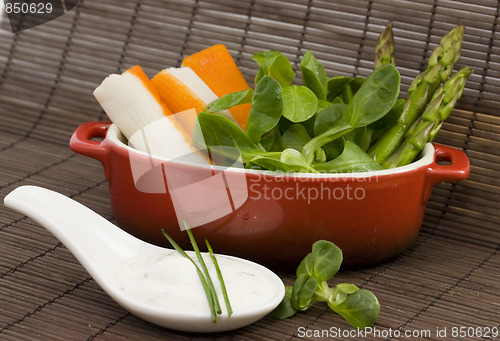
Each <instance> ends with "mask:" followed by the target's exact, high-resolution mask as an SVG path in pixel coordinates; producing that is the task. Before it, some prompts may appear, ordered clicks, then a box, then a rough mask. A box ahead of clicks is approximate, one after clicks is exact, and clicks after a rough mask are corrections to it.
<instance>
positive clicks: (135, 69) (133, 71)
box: [124, 65, 172, 116]
mask: <svg viewBox="0 0 500 341" xmlns="http://www.w3.org/2000/svg"><path fill="white" fill-rule="evenodd" d="M124 73H129V74H132V75H134V76H136V77H137V78H139V79H140V80H141V81H142V83H143V84H144V86H145V87H146V89H147V90H148V91H149V92H150V93H151V95H152V96H153V97H154V98H155V99H156V101H157V102H158V104H159V105H161V106H162V107H163V113H164V115H165V116H168V115H171V114H172V111H171V110H170V109H169V108H168V107H167V106H166V105H165V104H164V103H163V102H162V100H161V98H160V94H159V93H158V91H156V89H155V87H154V86H153V84H152V83H151V81H150V80H149V78H148V76H147V75H146V73H145V72H144V71H143V70H142V68H141V67H140V66H139V65H136V66H132V67H131V68H130V69H128V70H126V71H125V72H124Z"/></svg>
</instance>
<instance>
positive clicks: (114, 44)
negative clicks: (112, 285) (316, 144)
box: [0, 0, 500, 340]
mask: <svg viewBox="0 0 500 341" xmlns="http://www.w3.org/2000/svg"><path fill="white" fill-rule="evenodd" d="M499 6H500V5H499V2H498V1H496V0H474V1H468V2H460V1H446V2H435V1H431V0H425V1H416V0H415V1H409V0H404V1H401V0H371V1H367V0H352V1H349V2H345V1H336V0H335V1H327V0H324V1H317V0H315V1H307V0H293V1H277V0H252V1H239V0H224V1H222V0H211V1H209V0H169V1H152V0H142V1H140V0H139V1H132V0H127V1H123V0H122V1H118V0H108V1H97V0H82V1H80V5H79V6H78V7H77V8H75V9H74V10H72V11H70V12H68V13H67V14H66V15H64V16H62V17H60V18H58V19H56V20H54V21H52V22H50V23H47V24H44V25H42V26H39V27H37V28H36V29H31V30H28V31H24V32H21V33H17V34H12V33H11V32H10V28H9V26H8V23H7V22H6V21H5V20H3V21H2V24H1V29H0V122H1V123H0V198H2V199H3V197H4V196H5V195H6V194H7V193H8V192H10V191H11V190H13V189H14V188H16V187H17V186H20V185H26V184H34V185H39V186H43V187H47V188H51V189H54V190H56V191H58V192H61V193H63V194H65V195H68V196H70V197H72V198H74V199H76V200H78V201H79V202H81V203H83V204H85V205H87V206H89V207H90V208H92V209H93V210H95V211H97V212H98V213H99V214H101V215H103V216H104V217H106V218H108V219H110V220H112V213H111V209H110V206H109V200H108V189H107V183H106V182H105V180H104V177H103V174H102V168H101V166H100V164H99V163H98V162H97V161H95V160H91V159H88V158H85V157H82V156H79V155H75V154H74V153H72V152H71V151H70V150H69V148H68V141H69V137H70V135H71V134H72V132H73V131H74V129H75V128H76V127H77V126H78V125H80V124H82V123H84V122H88V121H95V120H103V119H106V116H105V115H104V113H103V112H102V110H101V109H100V107H99V106H98V104H97V102H96V101H95V99H94V98H93V96H92V91H93V90H94V88H95V87H96V86H97V85H98V84H99V83H100V82H101V81H102V79H103V78H104V77H105V76H106V75H108V74H110V73H114V72H121V71H123V70H125V69H126V68H128V67H130V66H133V65H135V64H140V65H141V66H142V67H143V68H144V70H145V71H146V72H147V73H148V75H150V76H152V75H154V74H155V73H156V72H158V71H159V70H161V69H162V68H165V67H168V66H179V65H180V62H181V61H182V58H183V57H184V56H186V55H189V54H191V53H193V52H196V51H198V50H200V49H203V48H205V47H208V46H210V45H213V44H216V43H224V44H225V45H226V46H227V47H228V49H229V50H230V52H231V53H232V55H233V57H234V58H235V60H236V61H237V63H238V65H239V66H240V68H241V70H242V72H243V73H244V75H245V77H246V78H247V80H248V81H249V83H252V82H253V79H252V77H253V75H254V74H255V71H256V65H255V63H254V62H253V61H252V58H251V56H252V55H253V54H254V53H255V52H258V51H261V50H265V49H278V50H280V51H282V52H283V53H284V54H285V55H286V56H287V57H289V59H290V60H291V61H292V63H293V65H294V67H295V68H296V69H298V63H299V61H300V57H301V56H302V55H303V54H304V53H305V52H306V51H307V50H308V49H313V50H314V52H315V55H316V56H317V57H318V59H320V60H321V62H323V63H324V65H325V66H326V68H327V72H328V75H329V76H334V75H347V76H355V75H359V76H366V75H368V74H369V73H370V72H371V70H372V68H373V46H374V43H375V40H376V39H377V37H378V34H379V32H380V31H381V30H382V29H383V27H384V26H385V25H386V24H387V22H388V21H393V22H394V33H395V37H396V57H397V62H398V69H399V70H400V72H401V75H402V90H403V91H406V89H407V88H408V86H409V84H410V82H411V80H412V79H413V78H414V77H415V76H416V75H417V74H418V73H419V72H421V71H423V70H424V69H425V66H426V63H427V58H428V56H429V55H430V53H431V51H432V49H433V48H434V47H435V46H436V44H437V43H438V42H439V39H440V38H441V37H442V36H443V35H444V34H445V33H446V32H447V31H448V30H449V29H451V28H452V27H453V26H454V25H456V24H458V23H464V24H465V26H466V34H465V38H464V44H463V52H462V57H461V59H460V61H459V63H458V65H457V66H456V69H458V68H460V67H462V66H465V65H471V66H473V67H474V69H475V73H474V75H472V76H471V77H470V79H469V81H468V83H467V88H466V89H465V91H464V94H463V96H462V98H461V99H460V102H459V104H458V105H457V109H456V110H455V111H454V113H453V115H452V116H451V117H450V118H449V119H448V120H447V122H446V123H445V125H444V126H443V128H442V131H441V132H440V134H439V137H438V140H437V142H440V143H444V144H447V145H450V146H453V147H456V148H459V149H463V150H464V151H465V152H466V153H467V155H468V156H469V159H470V161H471V175H470V177H469V179H468V180H466V181H462V182H460V183H457V184H450V183H446V184H439V185H438V186H437V187H436V188H435V189H434V191H433V194H432V196H431V198H430V201H429V203H428V207H427V211H426V216H425V220H424V223H423V225H422V231H421V233H420V235H419V237H418V238H417V240H416V241H415V243H414V244H413V245H412V246H411V247H410V248H409V249H408V250H406V251H405V252H403V253H402V254H401V255H400V256H398V257H396V258H395V259H393V260H390V261H388V262H385V263H383V264H380V265H378V266H375V267H370V268H364V269H358V270H356V271H344V272H342V273H340V274H339V275H338V276H336V278H335V280H334V282H341V281H345V282H352V283H355V284H357V285H359V286H362V287H364V288H367V289H369V290H372V291H373V292H375V293H376V295H377V296H378V298H379V300H380V302H381V306H382V310H381V314H380V317H379V320H378V322H377V324H376V328H377V329H378V330H379V331H381V332H386V333H388V332H389V331H391V330H399V331H414V332H419V331H421V332H422V333H423V332H425V331H429V333H430V334H429V335H427V336H428V339H436V340H437V339H442V338H439V337H438V335H437V329H443V328H445V327H446V328H448V336H451V334H450V333H451V328H452V327H457V326H458V327H459V326H466V327H469V326H470V327H478V326H488V327H494V326H498V325H499V323H500V321H499V318H498V316H500V296H499V295H498V292H499V291H500V284H499V283H500V255H499V254H498V246H499V241H500V227H499V225H500V224H499V223H500V194H499V193H500V191H499V187H500V176H499V174H500V172H499V170H500V166H499V165H500V112H499V108H500V105H499V99H500V89H499V87H500V81H499V76H500V59H499V58H498V56H499V55H500V53H499V52H500V46H499V44H498V41H500V40H499V39H498V38H499V29H498V18H499ZM298 76H299V78H300V73H299V74H298ZM280 275H281V276H282V277H283V280H284V281H285V283H286V284H291V283H292V281H293V276H292V274H288V273H280ZM332 283H333V282H332ZM0 297H1V298H0V302H1V304H0V339H1V340H159V339H164V340H188V339H193V338H196V339H201V340H204V339H212V337H215V336H216V337H222V338H226V339H237V340H260V339H262V340H294V339H317V338H315V337H313V336H312V335H313V334H307V335H309V336H307V335H303V334H301V332H300V331H301V330H307V331H309V332H321V331H328V330H330V328H332V327H338V328H341V329H349V326H348V325H347V324H346V323H345V321H343V320H342V319H341V318H340V317H339V316H337V315H335V314H333V313H332V312H330V311H328V310H327V309H325V308H324V307H323V306H322V305H315V306H313V307H312V308H311V309H310V310H308V311H307V312H306V313H303V314H299V315H297V316H296V317H294V318H292V319H290V320H286V321H274V320H271V319H268V318H265V319H263V320H261V321H259V322H257V323H256V324H254V325H251V326H249V327H247V328H244V329H241V330H238V331H234V332H230V333H225V334H218V335H215V336H207V335H189V334H185V333H178V332H172V331H169V330H165V329H162V328H158V327H156V326H153V325H151V324H149V323H146V322H144V321H142V320H140V319H138V318H136V317H135V316H133V315H131V314H129V313H128V312H127V311H125V310H123V309H122V308H120V307H119V306H118V305H116V304H115V303H114V302H113V301H112V300H111V299H110V298H109V297H108V296H107V295H106V294H105V293H104V292H103V291H102V290H101V289H100V288H99V287H98V285H97V284H96V283H95V282H94V281H93V279H91V278H90V277H89V275H88V274H87V273H86V271H85V270H84V269H83V268H82V267H81V266H80V264H79V263H78V262H77V261H76V260H75V259H74V257H73V256H72V255H71V254H70V253H69V252H68V251H67V250H66V248H65V247H64V246H63V245H61V243H59V241H58V240H57V239H55V238H54V237H53V236H52V235H50V233H48V232H47V231H46V230H44V229H43V228H41V227H40V226H38V225H37V224H35V223H34V222H33V221H31V220H30V219H28V218H26V217H23V216H21V215H19V214H16V213H14V212H12V211H9V210H6V209H5V208H0ZM384 335H385V336H383V337H372V338H371V339H384V340H398V339H405V338H401V337H400V338H398V337H391V336H389V337H387V334H384ZM327 336H331V339H341V338H337V337H335V336H333V335H327ZM342 339H358V338H357V337H351V338H348V337H345V338H342ZM406 339H407V338H406ZM470 339H478V340H483V339H486V338H484V337H477V338H470Z"/></svg>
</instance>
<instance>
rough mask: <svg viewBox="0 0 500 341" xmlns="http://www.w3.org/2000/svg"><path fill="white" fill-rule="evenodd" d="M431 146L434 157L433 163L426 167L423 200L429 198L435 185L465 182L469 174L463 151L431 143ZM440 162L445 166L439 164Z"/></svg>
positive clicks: (466, 158)
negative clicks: (446, 182) (425, 188)
mask: <svg viewBox="0 0 500 341" xmlns="http://www.w3.org/2000/svg"><path fill="white" fill-rule="evenodd" d="M433 146H434V150H435V154H434V155H435V157H434V161H433V162H432V163H431V164H430V165H429V166H428V167H427V172H426V185H427V193H424V200H427V199H428V198H429V196H430V194H431V191H432V188H433V187H434V185H435V184H437V183H439V182H445V181H458V180H465V179H467V177H468V176H469V173H470V163H469V158H468V157H467V155H466V154H465V153H464V152H463V151H461V150H459V149H456V148H452V147H447V146H443V145H441V144H437V143H433ZM442 162H446V163H447V164H440V163H442Z"/></svg>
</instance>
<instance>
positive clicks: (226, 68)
mask: <svg viewBox="0 0 500 341" xmlns="http://www.w3.org/2000/svg"><path fill="white" fill-rule="evenodd" d="M182 66H183V67H189V68H191V69H192V70H193V71H194V72H195V73H196V74H197V75H198V76H199V77H200V78H201V79H202V80H203V81H204V82H205V83H206V84H207V85H208V87H209V88H210V89H212V91H213V92H214V93H215V94H216V95H217V96H218V97H222V96H224V95H226V94H229V93H232V92H236V91H241V90H246V89H248V88H249V86H248V83H247V81H246V80H245V78H244V77H243V74H242V73H241V71H240V69H239V68H238V66H237V65H236V63H235V62H234V59H233V57H232V56H231V54H230V53H229V51H228V50H227V48H226V46H224V45H222V44H217V45H214V46H211V47H209V48H206V49H204V50H201V51H199V52H197V53H195V54H193V55H191V56H188V57H185V58H184V60H183V61H182ZM229 111H230V112H231V114H232V116H233V117H234V118H235V120H236V121H237V122H238V124H239V125H240V126H241V127H242V128H243V129H245V127H246V123H247V120H248V113H249V112H250V104H243V105H239V106H236V107H233V108H231V109H230V110H229Z"/></svg>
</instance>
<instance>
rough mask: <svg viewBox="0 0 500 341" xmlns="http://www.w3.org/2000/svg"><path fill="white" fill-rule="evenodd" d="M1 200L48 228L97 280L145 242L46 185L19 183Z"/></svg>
mask: <svg viewBox="0 0 500 341" xmlns="http://www.w3.org/2000/svg"><path fill="white" fill-rule="evenodd" d="M4 204H5V206H7V207H9V208H11V209H13V210H15V211H18V212H20V213H22V214H24V215H26V216H28V217H30V218H32V219H33V220H35V221H36V222H37V223H39V224H40V225H42V226H43V227H45V228H46V229H47V230H48V231H50V232H51V233H52V234H53V235H54V236H55V237H57V239H59V240H60V241H61V242H62V243H63V244H64V245H65V246H66V247H67V248H68V249H69V251H71V253H72V254H73V255H74V256H75V257H76V258H77V259H78V261H79V262H80V263H81V264H82V265H83V266H84V267H85V269H86V270H87V271H88V272H89V273H90V275H92V277H94V279H96V280H97V278H96V277H99V276H101V275H102V273H109V271H108V270H110V269H113V268H114V267H115V266H117V265H118V264H119V263H120V262H121V261H123V260H125V259H127V258H129V257H133V256H135V255H137V254H139V253H140V249H141V247H142V248H144V244H146V243H145V242H143V241H141V240H139V239H137V238H135V237H133V236H131V235H129V234H127V233H126V232H124V231H123V230H121V229H120V228H118V227H117V226H115V225H114V224H112V223H110V222H109V221H107V220H106V219H104V218H103V217H101V216H100V215H98V214H97V213H95V212H94V211H92V210H90V209H89V208H87V207H85V206H83V205H82V204H80V203H78V202H77V201H75V200H73V199H70V198H68V197H66V196H64V195H62V194H59V193H57V192H54V191H51V190H48V189H45V188H41V187H37V186H21V187H18V188H16V189H15V190H13V191H12V192H11V193H9V194H8V195H7V196H6V197H5V198H4ZM103 270H105V271H103Z"/></svg>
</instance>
